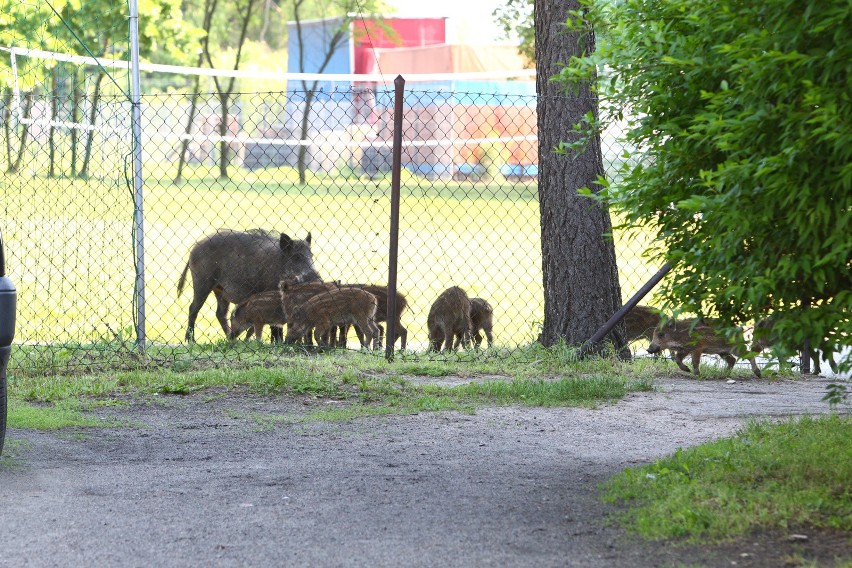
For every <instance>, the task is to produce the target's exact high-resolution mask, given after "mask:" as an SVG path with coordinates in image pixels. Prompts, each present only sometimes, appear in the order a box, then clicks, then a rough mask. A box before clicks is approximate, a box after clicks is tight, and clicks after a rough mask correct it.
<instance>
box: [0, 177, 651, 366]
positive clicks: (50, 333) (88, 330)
mask: <svg viewBox="0 0 852 568" xmlns="http://www.w3.org/2000/svg"><path fill="white" fill-rule="evenodd" d="M173 169H174V167H173V164H148V165H147V171H146V181H145V188H144V192H145V203H144V212H145V266H144V268H145V279H146V288H145V310H146V326H147V338H148V340H149V341H150V342H152V343H154V344H160V345H175V344H179V343H181V342H182V340H183V336H184V331H185V327H186V319H187V311H188V308H189V303H190V301H191V291H187V290H184V293H183V295H182V296H181V297H178V296H177V282H178V279H179V278H180V274H181V272H182V270H183V268H184V266H185V264H186V261H187V258H188V254H189V250H190V248H191V247H192V245H193V244H194V243H195V242H196V241H197V240H199V239H201V238H202V237H204V236H205V235H208V234H210V233H212V232H214V231H216V230H217V229H219V228H223V227H227V228H233V229H250V228H257V227H264V228H269V229H275V230H281V231H283V232H287V233H288V234H290V235H291V236H296V237H299V238H304V236H305V235H306V234H307V233H308V231H310V232H311V233H312V236H313V250H314V255H315V261H316V264H317V266H318V268H319V270H320V272H321V274H322V275H323V277H324V278H325V279H327V280H331V279H340V280H343V281H344V282H374V283H382V282H386V281H387V258H388V247H389V245H388V240H387V235H388V232H389V220H388V216H389V213H388V212H389V209H390V182H389V180H388V179H382V180H378V181H369V180H367V179H366V178H360V179H358V178H351V177H350V178H346V177H330V176H318V177H313V178H311V179H310V180H309V183H308V185H307V186H305V187H302V186H300V185H298V183H297V181H296V179H295V172H294V171H293V170H292V169H290V168H278V169H269V170H262V171H257V172H249V171H246V170H241V169H238V168H232V176H233V180H232V181H227V182H222V181H221V180H219V179H218V178H216V177H215V173H216V172H215V171H211V169H210V168H205V167H194V168H190V169H189V170H188V171H187V172H185V175H184V181H183V182H181V183H180V184H177V185H175V184H173V183H172V181H171V180H172V177H173V175H174V172H173ZM107 173H108V175H105V176H104V177H101V178H97V177H92V178H90V179H88V180H85V181H84V180H71V179H65V178H56V179H47V178H44V177H41V176H39V175H32V176H30V175H27V174H19V175H9V174H3V175H0V193H2V194H3V196H4V198H3V199H4V208H3V209H2V211H0V227H2V230H3V236H4V239H5V242H6V247H7V259H8V263H7V265H8V270H9V274H10V277H11V278H12V279H13V281H14V282H15V285H16V287H17V289H18V295H19V301H18V332H17V338H18V340H19V341H20V342H22V343H26V344H30V345H62V346H65V348H67V349H75V348H77V347H76V346H78V345H97V344H98V343H99V342H103V341H112V340H114V339H116V338H126V337H128V336H129V335H131V334H132V330H133V318H134V314H135V308H134V265H133V255H132V251H133V233H132V211H133V209H132V196H131V192H130V189H129V186H128V185H127V182H126V180H125V179H123V177H122V175H121V174H122V172H121V171H114V172H107ZM403 184H404V185H403V188H402V204H401V219H400V240H399V277H398V285H399V289H400V291H402V292H403V293H405V294H406V295H407V297H408V300H409V305H410V310H409V311H408V312H407V313H405V314H403V324H404V325H405V326H406V327H408V328H409V333H410V335H409V337H410V346H411V347H412V348H413V349H414V350H421V349H423V348H424V347H425V345H426V340H427V335H428V334H427V331H426V325H425V323H426V315H427V313H428V310H429V307H430V305H431V303H432V301H433V300H434V299H435V298H436V297H437V295H438V294H439V293H440V292H441V291H442V290H444V289H445V288H447V287H449V286H450V285H460V286H462V287H464V288H465V289H466V290H467V291H468V293H469V294H470V295H471V296H472V297H473V296H480V297H483V298H486V299H487V300H489V302H490V303H491V304H492V305H493V306H494V309H495V337H496V341H497V343H498V345H500V346H502V347H509V348H516V347H519V346H523V345H526V344H529V343H530V342H531V341H533V340H534V339H535V337H536V336H537V334H538V325H539V322H540V321H541V320H542V317H543V316H542V314H543V305H542V304H543V294H542V289H541V252H540V236H539V231H540V222H539V209H538V202H537V188H536V185H535V183H534V182H525V183H510V182H507V181H506V180H502V178H501V179H500V180H495V181H494V182H491V183H487V184H486V183H472V182H455V181H445V180H440V181H429V180H426V179H424V178H418V177H414V176H410V175H405V176H404V177H403ZM616 239H617V251H618V261H619V267H620V270H621V285H622V291H623V294H624V296H625V298H626V297H628V296H629V295H631V294H632V293H633V292H634V291H635V290H636V289H638V288H639V287H640V286H641V285H642V284H643V283H644V281H645V280H646V279H647V278H648V276H650V275H651V274H653V272H654V271H655V270H656V266H650V265H649V264H648V263H647V261H646V259H644V258H643V257H642V252H643V251H644V250H645V248H646V247H647V244H648V239H647V236H646V235H631V236H627V235H616ZM196 337H197V338H198V341H199V342H201V343H211V342H215V341H218V340H219V339H221V337H222V332H221V329H219V326H218V323H217V322H216V320H215V317H214V302H213V300H212V297H211V298H210V299H209V300H208V302H207V304H206V305H205V306H204V307H203V308H202V310H201V312H200V314H199V320H198V324H197V327H196Z"/></svg>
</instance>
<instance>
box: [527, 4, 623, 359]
mask: <svg viewBox="0 0 852 568" xmlns="http://www.w3.org/2000/svg"><path fill="white" fill-rule="evenodd" d="M579 9H580V4H579V2H578V1H577V0H551V1H549V2H536V3H535V37H536V42H535V44H536V67H537V69H538V78H537V79H536V81H537V85H536V87H537V88H536V90H537V92H538V97H539V98H538V136H539V178H538V191H539V204H540V208H541V249H542V251H541V252H542V272H543V280H544V325H543V329H542V332H541V335H540V336H539V341H540V342H541V343H542V344H543V345H546V346H551V345H553V344H555V343H556V342H558V341H559V340H560V339H562V340H564V341H565V343H567V344H569V345H575V346H579V345H581V344H582V343H584V342H585V341H586V340H588V339H589V338H591V336H592V335H594V333H595V331H597V329H598V328H600V327H601V326H602V325H603V324H604V323H606V321H607V320H608V319H609V317H610V316H612V314H613V313H615V311H616V310H618V308H620V307H621V287H620V285H619V282H618V269H617V267H616V262H615V247H614V245H613V242H612V239H611V238H609V236H608V235H609V234H610V233H611V232H612V223H611V221H610V218H609V211H608V210H607V209H606V207H604V206H602V205H601V204H599V203H597V202H596V201H593V200H592V199H589V198H587V197H583V196H581V195H579V194H578V193H577V190H578V189H580V188H583V187H588V188H589V189H591V190H592V191H599V190H600V186H598V185H597V183H596V180H597V178H598V177H599V176H601V177H602V176H603V174H604V171H603V158H602V156H601V148H600V139H598V138H596V139H594V140H593V141H592V142H591V143H590V144H588V145H587V146H586V147H585V149H584V150H577V151H569V153H568V154H567V155H563V154H557V153H555V152H554V148H556V147H557V146H558V145H559V143H560V142H570V141H574V140H577V139H578V135H577V134H576V133H574V132H572V126H573V125H575V124H577V123H580V122H581V121H583V119H584V116H585V115H586V114H587V113H592V114H593V115H594V116H595V117H597V114H598V111H597V97H596V96H595V95H594V94H593V93H592V92H591V90H590V89H589V87H588V86H583V87H581V88H579V89H576V90H574V91H573V92H572V93H570V94H567V93H565V92H564V88H563V87H560V85H559V84H557V83H553V82H551V81H549V78H550V77H551V76H553V75H555V74H556V73H557V72H558V71H559V70H560V69H561V67H562V66H563V65H564V63H565V62H567V61H568V60H569V58H570V57H572V56H574V55H577V56H579V55H581V54H582V47H585V48H586V50H587V51H591V50H593V49H594V41H595V39H594V33H592V32H589V33H577V32H571V33H568V32H566V31H565V28H564V26H563V24H564V23H565V21H566V20H567V18H568V12H569V10H579ZM609 339H610V340H611V341H612V343H613V344H614V346H615V349H616V350H617V351H618V352H622V351H623V350H624V347H625V341H624V330H623V327H622V326H621V325H619V326H617V327H616V329H615V330H614V331H613V332H612V333H611V334H610V336H609ZM604 349H605V346H603V345H600V346H596V347H595V348H593V350H594V351H597V352H601V351H603V350H604Z"/></svg>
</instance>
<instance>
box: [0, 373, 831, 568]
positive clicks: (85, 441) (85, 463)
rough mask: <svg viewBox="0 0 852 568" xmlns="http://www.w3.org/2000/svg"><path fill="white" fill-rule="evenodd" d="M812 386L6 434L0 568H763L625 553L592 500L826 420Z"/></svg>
mask: <svg viewBox="0 0 852 568" xmlns="http://www.w3.org/2000/svg"><path fill="white" fill-rule="evenodd" d="M828 382H829V381H828V380H827V379H822V378H815V379H807V380H797V381H793V380H779V381H775V382H769V381H766V380H750V381H743V382H737V383H735V384H727V383H726V382H725V381H697V380H693V379H688V378H684V377H671V378H662V379H658V381H657V390H656V392H647V393H635V394H631V395H629V396H628V397H627V398H625V399H624V400H622V401H620V402H618V403H616V404H611V405H606V406H601V407H599V408H596V409H587V408H555V409H545V408H526V407H497V408H485V409H480V410H478V411H477V412H476V414H474V415H466V414H459V413H455V412H443V413H422V414H419V415H413V416H391V417H382V418H369V419H357V420H351V421H347V422H333V423H328V422H324V423H293V422H292V421H288V420H281V418H282V417H285V416H289V417H293V416H298V415H300V414H304V413H305V411H306V410H316V409H317V407H318V406H323V405H327V404H329V403H326V402H325V401H318V400H311V401H307V403H306V401H302V400H301V399H300V400H293V399H286V400H285V399H281V398H275V399H268V398H257V397H251V396H248V395H245V394H240V393H234V392H227V393H225V392H223V393H221V394H222V396H218V397H217V396H212V395H214V394H216V393H211V392H210V391H207V392H204V393H196V394H194V395H191V396H165V397H160V399H159V400H158V401H157V402H155V403H150V402H147V403H131V404H128V405H123V406H119V407H111V408H102V409H99V410H98V411H97V412H98V414H99V415H100V416H102V417H104V418H107V419H109V418H114V417H117V418H119V419H121V420H125V421H128V423H130V424H132V426H129V427H120V428H103V429H98V428H96V429H74V430H64V431H58V432H40V431H23V430H15V429H12V430H10V431H9V433H8V439H7V446H9V452H8V453H9V454H10V455H9V456H4V459H3V462H2V466H0V526H2V530H0V566H3V567H6V566H9V567H12V566H14V567H24V566H62V567H66V566H81V567H83V566H140V567H141V566H146V567H147V566H163V567H165V566H258V567H261V566H347V567H348V566H370V567H374V566H429V567H436V566H535V567H546V566H583V567H592V568H595V567H609V566H640V567H641V566H669V565H671V566H678V565H683V564H687V565H693V564H695V563H697V565H705V566H727V567H730V566H732V565H737V566H774V565H775V564H774V563H773V558H775V559H776V560H777V555H778V550H779V549H778V546H779V544H778V542H779V541H783V542H786V541H785V539H784V536H785V535H763V536H753V537H749V540H748V541H747V542H745V541H744V542H742V543H735V544H733V545H730V546H723V547H715V548H703V547H695V546H693V547H689V548H684V547H678V546H674V545H671V544H667V543H662V544H660V543H647V542H642V541H638V540H636V539H634V538H631V537H629V536H627V535H625V534H624V532H623V531H622V530H620V529H617V528H615V527H613V526H611V525H610V524H609V523H607V515H608V514H609V513H610V512H611V508H610V507H609V506H607V505H604V504H603V503H601V501H600V499H599V495H598V484H599V483H600V482H602V481H604V480H605V479H607V478H608V477H609V476H611V475H612V474H614V473H616V472H617V471H619V470H621V469H623V468H625V467H630V466H634V465H636V464H642V463H646V462H649V461H652V460H654V459H656V458H658V457H661V456H664V455H666V454H669V453H671V452H673V451H674V450H675V449H677V448H678V447H687V446H692V445H696V444H699V443H702V442H705V441H708V440H711V439H714V438H717V437H720V436H725V435H728V434H731V433H733V432H734V431H735V430H736V429H737V428H738V427H740V426H741V425H742V424H743V423H744V421H745V420H746V419H747V418H749V417H764V416H768V417H786V416H791V415H799V414H805V413H823V412H827V411H828V405H827V404H826V403H824V402H821V400H820V399H821V398H822V396H823V395H824V393H825V386H826V384H827V383H828ZM835 544H836V543H835ZM785 546H788V547H789V546H792V545H785ZM743 547H748V550H746V549H745V548H743ZM811 549H812V550H811ZM808 550H811V552H810V553H811V554H817V555H819V550H820V542H819V538H818V537H816V536H814V537H812V538H811V540H810V543H809V544H808V545H807V546H805V548H803V549H801V551H803V553H804V554H805V555H807V554H808V553H809V552H808ZM814 551H816V552H814ZM733 563H737V564H733Z"/></svg>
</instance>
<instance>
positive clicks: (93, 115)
mask: <svg viewBox="0 0 852 568" xmlns="http://www.w3.org/2000/svg"><path fill="white" fill-rule="evenodd" d="M103 78H104V74H103V72H101V71H98V74H97V75H96V76H95V89H94V92H93V93H92V106H91V108H90V109H89V126H91V127H92V129H91V130H89V131H88V132H86V145H85V147H84V148H83V167H81V168H80V172H79V173H78V174H77V177H81V178H88V177H89V164H90V163H91V160H92V145H93V144H94V142H95V123H97V121H98V105H99V104H100V102H101V81H103Z"/></svg>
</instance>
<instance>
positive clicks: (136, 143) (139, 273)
mask: <svg viewBox="0 0 852 568" xmlns="http://www.w3.org/2000/svg"><path fill="white" fill-rule="evenodd" d="M128 1H129V7H130V19H129V22H128V24H129V26H130V99H131V100H130V103H131V107H132V110H131V118H130V121H131V124H130V128H131V130H132V133H133V234H134V236H135V247H136V284H135V288H136V345H137V346H138V347H139V350H140V351H145V230H144V229H145V227H144V225H143V221H144V216H143V214H142V203H143V201H142V185H143V184H142V107H141V104H142V101H141V99H142V92H141V86H140V82H141V80H140V76H139V5H138V3H137V0H128Z"/></svg>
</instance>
